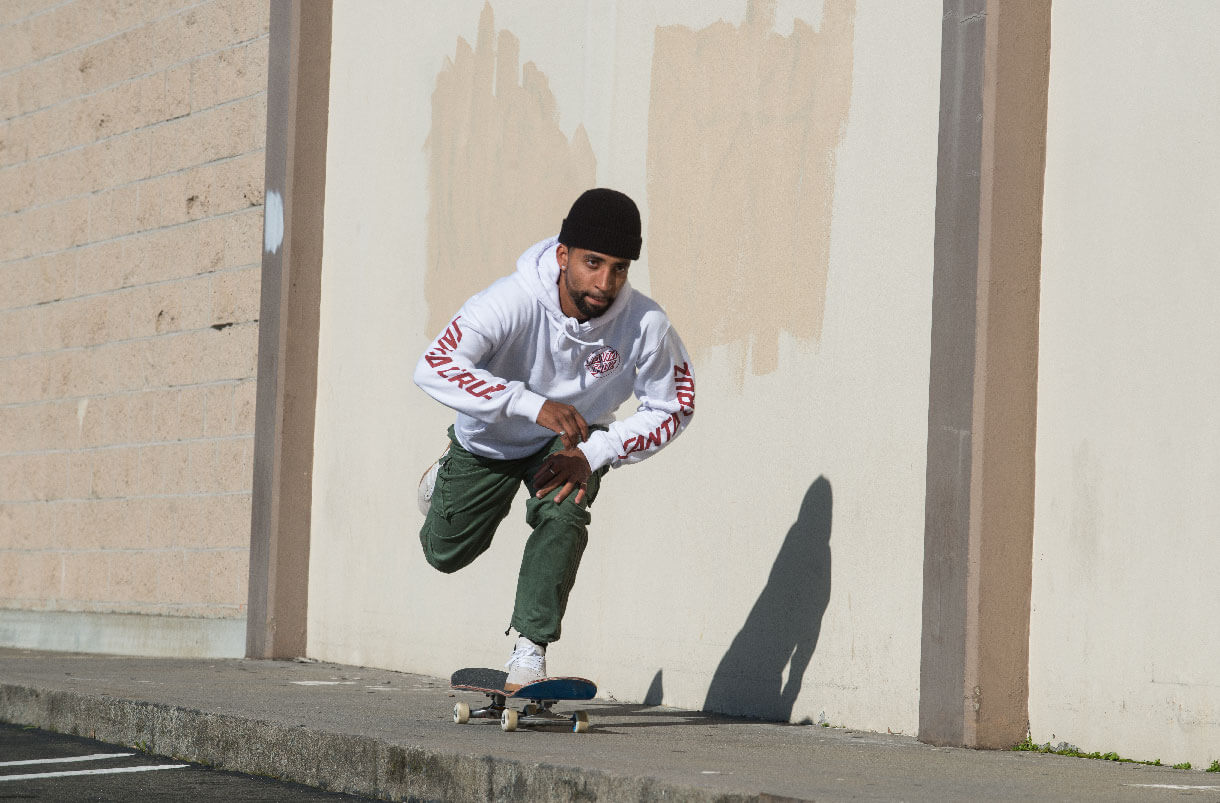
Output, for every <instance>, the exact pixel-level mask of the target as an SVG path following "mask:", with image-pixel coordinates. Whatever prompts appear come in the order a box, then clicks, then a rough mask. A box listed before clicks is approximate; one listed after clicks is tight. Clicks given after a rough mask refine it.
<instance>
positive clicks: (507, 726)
mask: <svg viewBox="0 0 1220 803" xmlns="http://www.w3.org/2000/svg"><path fill="white" fill-rule="evenodd" d="M516 729H517V712H516V711H514V710H513V709H511V708H506V709H504V713H503V714H501V715H500V730H502V731H506V732H508V731H515V730H516Z"/></svg>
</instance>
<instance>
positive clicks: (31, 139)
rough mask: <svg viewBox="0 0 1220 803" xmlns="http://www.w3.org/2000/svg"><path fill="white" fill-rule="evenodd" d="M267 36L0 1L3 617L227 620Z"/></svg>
mask: <svg viewBox="0 0 1220 803" xmlns="http://www.w3.org/2000/svg"><path fill="white" fill-rule="evenodd" d="M267 30H268V8H267V4H266V3H265V2H263V1H262V0H209V1H208V2H193V1H192V0H141V1H140V2H120V1H119V0H73V1H70V2H62V0H41V1H39V0H24V1H23V0H5V2H3V3H0V121H2V122H0V619H3V617H4V615H5V614H9V615H10V618H11V616H12V615H13V614H14V613H15V612H34V611H46V612H50V611H74V612H94V613H97V612H100V613H140V614H155V615H164V616H174V617H205V618H213V619H217V618H219V619H224V618H228V619H243V618H244V616H245V610H244V609H245V603H246V584H247V577H246V574H247V560H248V557H247V556H248V550H249V531H250V524H249V522H250V484H251V447H252V442H253V431H254V395H255V394H254V389H255V364H256V348H257V327H258V321H257V318H258V300H259V270H260V268H259V263H260V255H261V236H262V203H263V167H264V165H263V143H264V139H265V127H266V124H265V121H266V65H267V45H268V40H267ZM25 616H26V618H27V619H28V618H29V614H28V613H27V614H25ZM0 630H2V628H0ZM10 641H11V639H10Z"/></svg>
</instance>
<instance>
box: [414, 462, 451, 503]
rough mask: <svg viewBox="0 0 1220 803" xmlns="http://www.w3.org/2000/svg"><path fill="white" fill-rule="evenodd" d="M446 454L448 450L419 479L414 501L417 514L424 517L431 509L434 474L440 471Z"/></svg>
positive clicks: (434, 488)
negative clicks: (417, 507) (417, 505)
mask: <svg viewBox="0 0 1220 803" xmlns="http://www.w3.org/2000/svg"><path fill="white" fill-rule="evenodd" d="M447 454H449V450H448V449H445V451H443V452H441V456H440V457H438V458H437V459H436V462H435V463H433V464H432V465H430V466H428V470H427V471H425V472H424V476H422V477H420V478H419V491H418V493H417V494H416V495H415V501H416V502H417V503H418V504H419V512H420V513H423V514H424V515H425V516H427V515H428V511H429V510H431V509H432V492H433V491H435V490H436V473H437V472H438V471H440V470H441V461H442V460H444V459H445V455H447Z"/></svg>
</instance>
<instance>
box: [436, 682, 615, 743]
mask: <svg viewBox="0 0 1220 803" xmlns="http://www.w3.org/2000/svg"><path fill="white" fill-rule="evenodd" d="M507 679H508V673H507V672H502V671H500V670H498V669H482V668H469V669H459V670H458V671H456V672H454V673H453V675H452V676H450V678H449V686H450V688H453V689H458V690H461V691H473V692H480V693H482V694H485V695H487V697H489V698H490V703H489V704H488V705H486V706H484V707H483V708H480V709H477V710H474V711H472V710H471V709H470V706H469V705H467V704H466V703H458V704H456V705H455V706H454V707H453V721H454V722H456V723H457V724H459V725H461V724H464V723H466V722H468V721H470V719H471V718H476V719H499V720H500V727H501V728H502V729H503V730H506V731H514V730H516V729H517V728H518V727H527V726H532V725H555V724H567V723H571V724H572V730H574V731H575V732H577V733H584V732H585V731H587V730H588V728H589V717H588V715H587V714H586V713H585V712H584V711H576V712H574V713H573V714H571V715H568V716H565V715H562V714H558V713H556V712H555V711H553V710H552V706H554V705H555V703H557V702H559V701H561V700H592V699H593V698H594V697H595V696H596V695H597V684H595V683H594V682H593V681H591V680H588V679H586V678H574V677H556V678H543V679H542V680H539V681H536V682H534V683H529V684H526V685H525V686H522V687H521V688H519V689H517V690H515V691H509V690H507V689H505V688H504V683H505V681H506V680H507ZM509 700H527V701H528V703H527V704H526V705H525V706H524V707H522V708H521V709H520V710H517V709H514V708H510V707H509V706H508V705H507V703H508V701H509Z"/></svg>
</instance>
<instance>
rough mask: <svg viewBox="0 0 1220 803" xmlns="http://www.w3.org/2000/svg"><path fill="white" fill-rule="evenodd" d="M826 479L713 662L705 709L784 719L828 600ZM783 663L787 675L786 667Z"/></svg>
mask: <svg viewBox="0 0 1220 803" xmlns="http://www.w3.org/2000/svg"><path fill="white" fill-rule="evenodd" d="M833 501H834V500H833V495H832V493H831V489H830V482H829V481H828V480H827V479H826V478H825V477H818V478H817V480H815V481H814V483H813V485H811V486H810V487H809V490H808V491H807V492H806V493H805V498H804V500H803V501H802V502H801V508H800V512H799V513H798V514H797V519H796V523H795V524H793V525H792V527H791V529H789V530H788V535H787V537H786V538H784V543H783V545H782V546H781V547H780V550H779V554H778V555H777V556H776V558H775V564H774V565H773V566H772V567H771V574H770V576H769V577H768V578H767V585H766V586H765V587H764V588H763V591H762V594H760V595H759V597H758V601H757V602H756V603H754V608H753V609H752V610H751V611H750V614H749V616H747V617H746V621H745V624H744V625H743V626H742V628H741V632H739V633H738V634H737V637H736V638H734V639H733V643H732V644H730V645H729V649H728V652H726V653H725V656H724V658H723V659H721V661H720V665H719V666H718V667H717V668H716V674H715V675H714V676H713V677H712V682H711V685H710V687H709V688H708V692H707V698H706V699H705V700H704V703H703V708H704V710H706V711H716V712H720V713H724V714H735V715H742V716H748V717H757V718H760V719H768V720H776V721H780V722H787V721H788V720H789V719H790V718H791V716H792V706H793V704H794V703H795V702H796V698H797V696H798V695H799V694H800V691H801V682H802V680H803V679H804V675H805V670H806V669H807V668H808V667H809V662H810V660H811V659H812V658H813V651H814V648H815V647H816V646H817V643H818V634H819V633H820V632H821V629H822V615H823V614H824V613H826V606H827V605H828V604H829V603H830V527H831V508H832V506H833ZM785 667H786V668H787V670H788V671H787V680H785V676H784V669H785Z"/></svg>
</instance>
